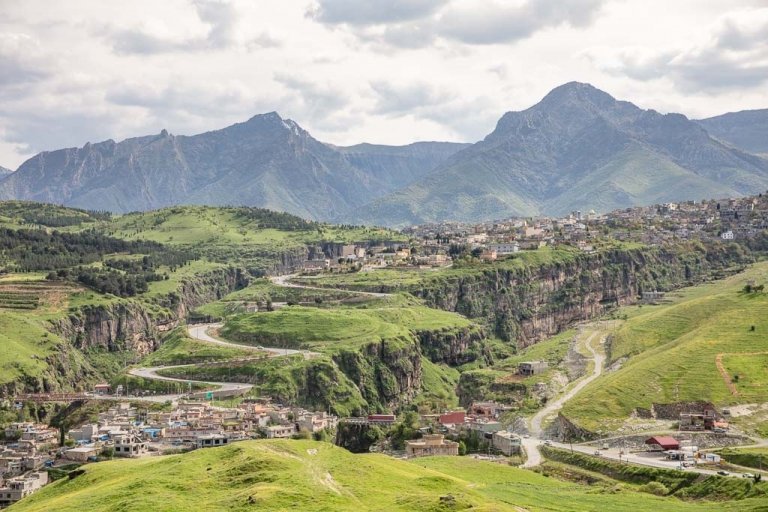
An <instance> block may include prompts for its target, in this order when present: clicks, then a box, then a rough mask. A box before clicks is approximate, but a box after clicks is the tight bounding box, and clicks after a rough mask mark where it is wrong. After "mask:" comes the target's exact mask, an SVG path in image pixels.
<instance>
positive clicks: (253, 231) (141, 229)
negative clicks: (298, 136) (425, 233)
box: [109, 206, 405, 248]
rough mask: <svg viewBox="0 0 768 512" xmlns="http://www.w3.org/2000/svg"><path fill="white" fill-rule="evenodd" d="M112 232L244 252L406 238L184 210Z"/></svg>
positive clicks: (119, 223) (135, 218)
mask: <svg viewBox="0 0 768 512" xmlns="http://www.w3.org/2000/svg"><path fill="white" fill-rule="evenodd" d="M109 229H110V230H111V231H112V232H113V233H114V235H115V236H117V237H118V238H125V239H128V240H134V239H143V240H154V241H156V242H161V243H168V244H172V245H190V244H196V245H197V244H205V245H209V246H230V245H237V246H239V247H240V248H248V247H271V248H290V247H295V246H299V245H304V244H306V243H317V242H322V241H329V242H353V241H361V240H375V239H384V240H405V239H404V238H403V236H402V235H399V234H397V233H395V232H393V231H389V230H384V229H379V228H366V227H360V228H342V227H338V226H333V225H329V224H319V225H318V227H317V229H315V230H304V231H282V230H277V229H261V228H258V227H257V226H255V225H254V223H253V222H252V221H249V220H248V219H246V218H244V217H242V216H239V215H237V213H236V209H231V208H212V207H206V206H181V207H173V208H165V209H162V210H157V211H152V212H142V213H132V214H128V215H124V216H122V217H118V218H117V219H116V220H115V221H114V222H112V223H111V225H110V226H109Z"/></svg>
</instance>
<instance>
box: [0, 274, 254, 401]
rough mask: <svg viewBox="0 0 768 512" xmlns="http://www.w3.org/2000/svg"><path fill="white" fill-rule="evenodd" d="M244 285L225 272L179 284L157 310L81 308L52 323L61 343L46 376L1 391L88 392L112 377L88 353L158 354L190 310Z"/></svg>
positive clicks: (135, 305) (126, 302)
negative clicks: (163, 339)
mask: <svg viewBox="0 0 768 512" xmlns="http://www.w3.org/2000/svg"><path fill="white" fill-rule="evenodd" d="M246 284H247V277H246V276H245V274H244V273H243V272H242V271H241V270H240V269H236V268H224V269H217V270H213V271H211V272H209V273H206V274H203V275H200V276H196V277H195V278H191V279H189V280H187V281H184V282H182V283H181V286H180V288H179V291H178V292H173V293H170V294H168V295H166V296H163V297H159V298H157V299H156V303H155V304H151V303H148V302H140V301H138V300H132V299H121V300H117V301H114V302H111V303H105V304H99V305H85V306H83V307H80V308H78V309H76V310H75V311H71V312H70V314H69V315H68V316H66V317H64V318H60V319H57V320H51V321H50V331H51V332H52V333H53V334H54V335H56V336H58V337H60V338H61V339H62V343H61V344H60V347H59V350H58V351H57V352H56V353H55V354H53V355H51V356H49V357H48V358H47V359H46V360H45V362H46V364H47V366H48V368H47V369H46V371H45V372H43V374H42V375H41V376H34V377H33V376H29V377H24V378H21V379H18V380H17V381H16V382H13V383H12V384H9V385H7V386H5V387H4V388H3V389H2V390H0V391H2V392H3V393H5V394H6V395H12V394H15V393H19V392H24V391H29V392H44V391H45V392H55V391H61V390H73V389H84V388H87V387H88V386H89V385H91V384H93V382H95V381H96V380H101V379H104V378H106V377H108V376H109V375H108V374H109V372H110V369H109V368H106V367H101V366H100V365H99V364H98V363H97V362H95V361H91V360H89V358H88V357H87V354H86V353H87V352H101V353H104V352H123V351H126V352H131V353H133V354H135V355H137V356H144V355H146V354H148V353H150V352H152V351H154V350H156V349H157V348H158V346H159V343H160V338H161V336H162V334H163V333H164V332H166V331H168V330H170V329H172V328H174V327H176V326H177V325H178V324H179V322H180V321H181V320H182V319H183V318H184V317H185V316H186V314H187V312H188V311H189V310H190V309H193V308H195V307H197V306H200V305H202V304H204V303H206V302H211V301H213V300H216V299H218V298H220V297H222V296H223V295H225V294H227V293H229V292H231V291H234V290H236V289H239V288H241V287H243V286H245V285H246Z"/></svg>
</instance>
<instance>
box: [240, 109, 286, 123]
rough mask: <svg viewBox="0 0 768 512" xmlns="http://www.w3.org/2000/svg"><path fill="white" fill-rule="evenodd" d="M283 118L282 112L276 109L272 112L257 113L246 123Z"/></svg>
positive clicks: (280, 119)
mask: <svg viewBox="0 0 768 512" xmlns="http://www.w3.org/2000/svg"><path fill="white" fill-rule="evenodd" d="M282 120H283V118H282V117H280V114H278V113H277V112H275V111H274V110H273V111H272V112H266V113H264V114H256V115H255V116H253V117H251V118H250V119H248V120H247V121H246V123H254V122H256V123H258V122H264V121H272V122H274V121H282Z"/></svg>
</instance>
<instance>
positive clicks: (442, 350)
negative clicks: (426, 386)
mask: <svg viewBox="0 0 768 512" xmlns="http://www.w3.org/2000/svg"><path fill="white" fill-rule="evenodd" d="M416 335H417V336H418V338H419V342H420V343H421V351H422V352H423V354H424V355H425V356H427V357H428V358H429V360H430V361H432V362H433V363H445V364H447V365H449V366H458V365H461V364H465V363H469V362H471V361H474V360H476V359H479V358H481V357H485V354H484V353H483V343H482V341H483V339H485V337H486V336H485V332H484V331H483V329H479V328H471V327H464V328H461V329H443V330H440V331H420V332H417V333H416Z"/></svg>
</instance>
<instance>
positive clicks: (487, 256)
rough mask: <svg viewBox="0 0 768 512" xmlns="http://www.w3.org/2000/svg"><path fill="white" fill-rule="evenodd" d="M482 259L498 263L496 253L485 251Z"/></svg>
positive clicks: (490, 250)
mask: <svg viewBox="0 0 768 512" xmlns="http://www.w3.org/2000/svg"><path fill="white" fill-rule="evenodd" d="M480 259H481V260H483V261H496V251H494V250H492V249H483V252H481V253H480Z"/></svg>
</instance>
